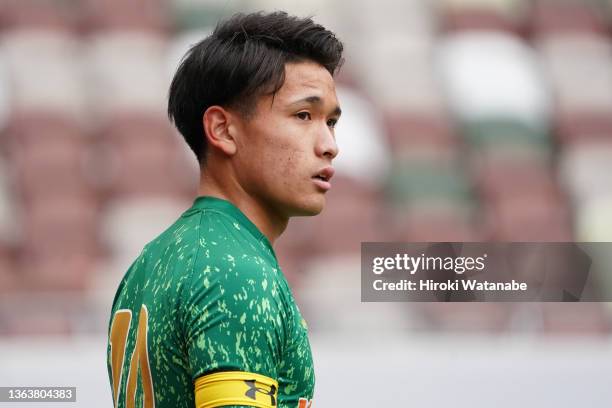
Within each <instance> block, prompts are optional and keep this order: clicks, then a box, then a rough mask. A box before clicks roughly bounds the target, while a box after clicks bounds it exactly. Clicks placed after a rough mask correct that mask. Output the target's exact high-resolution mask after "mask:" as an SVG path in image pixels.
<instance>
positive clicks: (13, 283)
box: [0, 241, 19, 330]
mask: <svg viewBox="0 0 612 408" xmlns="http://www.w3.org/2000/svg"><path fill="white" fill-rule="evenodd" d="M18 287H19V275H18V274H17V273H16V270H15V265H14V259H12V257H11V254H10V253H9V250H8V249H7V248H6V247H5V246H4V245H3V243H2V242H1V241H0V297H2V296H3V295H5V294H7V293H11V292H12V291H14V290H16V289H18ZM0 325H1V323H0ZM0 330H1V329H0Z"/></svg>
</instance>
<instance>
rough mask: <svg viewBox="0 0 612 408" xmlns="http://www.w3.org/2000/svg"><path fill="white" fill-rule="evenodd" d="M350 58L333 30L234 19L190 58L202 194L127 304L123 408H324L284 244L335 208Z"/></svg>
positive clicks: (186, 80)
mask: <svg viewBox="0 0 612 408" xmlns="http://www.w3.org/2000/svg"><path fill="white" fill-rule="evenodd" d="M341 62H342V44H341V43H340V42H339V41H338V40H337V39H336V38H335V36H334V34H332V33H331V32H329V31H327V30H326V29H325V28H323V27H321V26H320V25H317V24H315V23H313V22H312V20H310V19H298V18H295V17H290V16H287V14H285V13H272V14H262V13H256V14H249V15H242V14H238V15H235V16H233V17H232V18H231V19H229V20H227V21H226V22H224V23H221V24H220V25H218V26H217V28H216V29H215V31H214V32H213V34H212V35H211V36H210V37H208V38H206V39H205V40H203V41H202V42H200V43H199V44H197V45H195V46H194V47H193V48H192V49H191V50H190V51H189V53H188V54H187V56H186V58H185V59H184V60H183V62H182V64H181V65H180V67H179V69H178V71H177V73H176V75H175V77H174V80H173V81H172V85H171V87H170V95H169V104H168V113H169V116H170V118H171V119H172V120H173V121H174V123H175V124H176V126H177V128H178V129H179V131H180V132H181V134H182V135H183V136H184V138H185V140H186V142H187V143H188V144H189V146H190V147H191V149H192V150H193V151H194V152H195V154H196V156H197V159H198V161H199V163H200V168H201V180H200V187H199V191H198V195H199V196H198V197H197V198H196V199H195V202H194V204H193V206H192V207H191V208H190V209H188V210H187V211H186V212H185V213H183V214H182V216H181V217H180V218H179V219H178V220H177V221H176V222H175V223H174V224H173V225H172V226H171V227H170V228H169V229H168V230H166V231H165V232H164V233H162V234H161V235H160V236H159V237H157V238H156V239H155V240H153V241H152V242H150V243H149V244H148V245H146V247H145V248H144V250H143V252H142V253H141V255H140V256H139V257H138V258H137V259H136V261H135V262H134V264H133V265H132V266H131V267H130V268H129V270H128V271H127V273H126V275H125V277H124V278H123V280H122V282H121V284H120V286H119V289H118V291H117V294H116V296H115V300H114V303H113V308H112V316H111V322H110V328H109V344H108V371H109V377H110V381H111V388H112V393H113V399H114V403H115V406H116V407H134V406H138V407H140V406H143V407H146V408H149V407H157V408H169V407H172V408H177V407H193V406H196V407H198V408H214V407H266V408H268V407H281V408H289V407H290V408H308V407H311V406H312V397H313V391H314V370H313V364H312V356H311V351H310V344H309V342H308V336H307V326H306V322H305V321H304V319H303V318H302V316H301V314H300V311H299V309H298V307H297V306H296V304H295V300H294V298H293V296H292V293H291V290H290V289H289V287H288V285H287V281H286V280H285V278H284V276H283V274H282V272H281V270H280V268H279V265H278V263H277V260H276V256H275V254H274V250H273V249H272V244H273V243H274V241H275V240H276V239H277V238H278V237H279V236H280V235H281V234H282V232H283V231H284V229H285V228H286V226H287V222H288V220H289V218H290V217H293V216H304V215H315V214H318V213H319V212H320V211H321V210H322V209H323V207H324V204H325V193H326V192H327V191H328V190H329V189H330V187H331V185H330V181H329V180H330V179H331V177H332V176H333V174H334V170H333V168H332V167H331V164H332V160H333V159H334V157H336V155H337V154H338V147H337V146H336V142H335V137H334V125H335V123H336V121H337V120H338V118H339V116H340V108H339V106H338V100H337V98H336V92H335V87H334V80H333V75H334V73H335V71H336V70H337V68H338V67H339V65H340V64H341Z"/></svg>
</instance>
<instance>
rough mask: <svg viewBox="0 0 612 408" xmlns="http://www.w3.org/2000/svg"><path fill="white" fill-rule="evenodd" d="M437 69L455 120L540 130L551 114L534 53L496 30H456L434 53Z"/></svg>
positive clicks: (521, 43)
mask: <svg viewBox="0 0 612 408" xmlns="http://www.w3.org/2000/svg"><path fill="white" fill-rule="evenodd" d="M436 55H437V58H436V61H437V71H438V72H439V74H440V81H441V83H442V85H443V86H444V89H445V91H446V94H447V96H448V101H449V104H450V107H451V110H452V111H453V112H454V114H455V115H456V116H457V118H458V119H459V121H460V122H467V123H470V122H473V121H481V120H489V119H495V118H505V119H507V120H512V121H518V122H521V123H525V124H527V125H528V126H530V127H533V128H535V129H539V128H542V127H545V126H546V124H547V122H548V119H549V116H550V100H549V94H548V91H547V89H546V87H545V86H544V80H543V78H542V76H541V75H540V67H539V65H538V59H537V56H536V54H535V53H534V52H533V51H532V50H531V49H530V47H529V46H528V45H527V44H525V43H523V42H522V41H521V40H520V39H519V38H518V37H514V36H511V35H508V34H505V33H501V32H487V31H475V32H461V33H457V34H453V35H449V36H447V37H446V38H445V39H443V41H441V42H440V45H439V46H438V47H437V50H436Z"/></svg>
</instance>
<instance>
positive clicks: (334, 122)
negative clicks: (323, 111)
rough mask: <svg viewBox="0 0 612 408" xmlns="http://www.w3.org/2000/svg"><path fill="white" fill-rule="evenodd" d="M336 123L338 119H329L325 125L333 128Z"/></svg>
mask: <svg viewBox="0 0 612 408" xmlns="http://www.w3.org/2000/svg"><path fill="white" fill-rule="evenodd" d="M336 123H338V119H330V120H328V121H327V126H329V127H330V128H332V129H333V128H335V127H336Z"/></svg>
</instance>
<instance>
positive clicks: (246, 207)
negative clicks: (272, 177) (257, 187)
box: [198, 171, 289, 245]
mask: <svg viewBox="0 0 612 408" xmlns="http://www.w3.org/2000/svg"><path fill="white" fill-rule="evenodd" d="M198 196H211V197H216V198H221V199H224V200H227V201H229V202H231V203H232V204H234V205H235V206H236V207H238V209H239V210H240V211H242V212H243V213H244V215H246V216H247V218H248V219H249V220H250V221H251V222H252V223H253V224H255V226H256V227H257V228H258V229H259V230H260V231H261V232H262V234H264V235H265V236H266V238H268V241H270V244H272V245H274V242H275V241H276V239H277V238H278V237H279V236H280V235H281V234H282V233H283V231H285V229H286V228H287V224H288V222H289V219H288V218H287V217H284V216H281V215H279V214H278V212H275V211H273V210H272V209H271V208H269V207H267V206H266V205H264V204H263V203H261V202H259V201H258V200H257V199H256V198H254V197H252V196H251V195H249V194H248V193H247V192H246V191H244V189H243V188H242V186H240V184H239V183H238V182H237V181H236V180H234V179H228V180H219V179H218V178H217V177H215V176H214V175H213V174H212V172H209V171H201V172H200V185H199V187H198Z"/></svg>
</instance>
